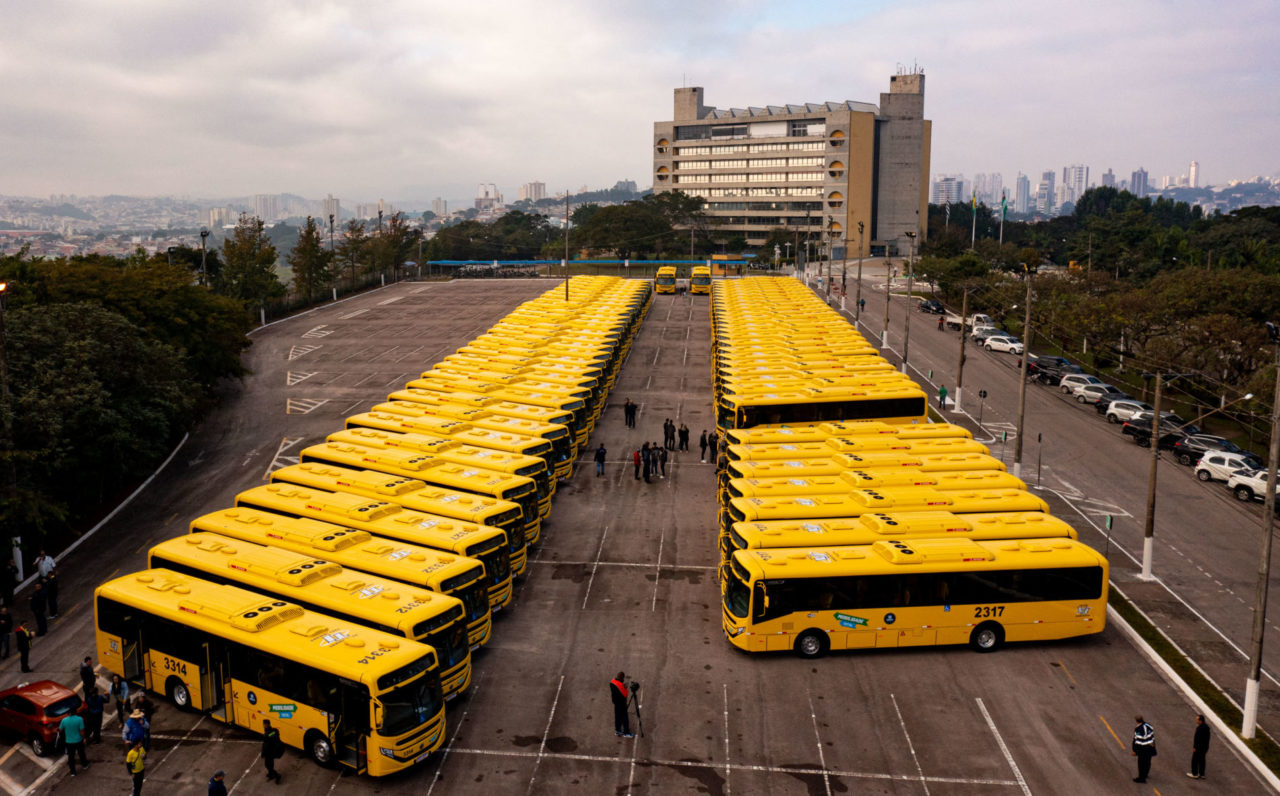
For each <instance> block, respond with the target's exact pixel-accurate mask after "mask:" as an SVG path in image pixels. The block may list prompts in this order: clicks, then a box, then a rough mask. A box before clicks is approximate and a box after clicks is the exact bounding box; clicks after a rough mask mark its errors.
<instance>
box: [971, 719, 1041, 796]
mask: <svg viewBox="0 0 1280 796" xmlns="http://www.w3.org/2000/svg"><path fill="white" fill-rule="evenodd" d="M974 701H975V702H977V703H978V710H980V711H982V718H984V719H986V720H987V726H988V727H990V728H991V734H992V735H994V736H995V737H996V743H997V744H999V745H1000V751H1001V752H1003V753H1004V759H1005V760H1006V761H1007V762H1008V763H1009V768H1011V769H1013V776H1014V778H1015V779H1017V780H1018V786H1019V787H1021V788H1022V792H1023V793H1024V794H1026V796H1031V789H1030V788H1028V787H1027V781H1026V780H1025V779H1023V778H1022V772H1021V771H1019V770H1018V764H1017V763H1015V762H1014V761H1013V755H1011V754H1009V747H1008V746H1005V743H1004V738H1002V737H1001V736H1000V731H999V730H997V729H996V723H995V722H994V721H992V720H991V714H990V713H988V712H987V706H986V705H984V704H983V703H982V697H976V698H975V699H974Z"/></svg>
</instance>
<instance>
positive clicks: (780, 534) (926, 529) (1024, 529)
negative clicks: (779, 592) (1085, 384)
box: [720, 511, 1079, 585]
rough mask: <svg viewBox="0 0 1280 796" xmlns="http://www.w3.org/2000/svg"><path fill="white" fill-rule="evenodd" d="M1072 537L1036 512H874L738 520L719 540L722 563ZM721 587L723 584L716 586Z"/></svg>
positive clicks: (1072, 531) (1065, 526)
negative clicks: (780, 552) (746, 553)
mask: <svg viewBox="0 0 1280 796" xmlns="http://www.w3.org/2000/svg"><path fill="white" fill-rule="evenodd" d="M934 537H943V538H947V539H982V540H990V539H1050V538H1059V539H1076V538H1079V537H1078V535H1077V533H1076V529H1075V528H1072V527H1071V526H1070V525H1068V524H1067V523H1065V522H1063V521H1062V520H1060V519H1058V518H1057V517H1054V516H1052V515H1049V514H1042V513H1040V512H1038V511H1003V512H995V513H990V514H955V513H953V512H950V511H898V512H893V513H890V514H881V513H877V512H873V513H870V514H863V515H862V516H860V517H834V518H830V519H796V520H769V521H765V522H738V523H734V525H733V527H731V528H730V529H729V534H728V535H727V536H724V537H722V542H723V544H722V546H721V548H720V558H721V561H728V560H729V559H730V558H731V557H732V556H733V554H734V552H735V551H737V550H756V549H759V548H780V547H805V548H808V547H813V546H814V545H818V546H821V547H844V546H846V545H868V544H872V543H874V542H879V541H881V540H888V541H892V540H894V539H929V538H934ZM721 585H723V583H722V584H721Z"/></svg>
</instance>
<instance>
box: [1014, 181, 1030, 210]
mask: <svg viewBox="0 0 1280 796" xmlns="http://www.w3.org/2000/svg"><path fill="white" fill-rule="evenodd" d="M1030 211H1031V178H1029V177H1028V176H1027V175H1025V174H1023V173H1022V172H1018V179H1017V181H1016V182H1015V183H1014V191H1013V212H1015V213H1028V212H1030Z"/></svg>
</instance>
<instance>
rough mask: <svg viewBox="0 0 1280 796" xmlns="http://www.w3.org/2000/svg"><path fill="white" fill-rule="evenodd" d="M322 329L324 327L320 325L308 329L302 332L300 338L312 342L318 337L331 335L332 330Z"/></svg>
mask: <svg viewBox="0 0 1280 796" xmlns="http://www.w3.org/2000/svg"><path fill="white" fill-rule="evenodd" d="M324 327H325V324H323V323H322V324H320V325H319V326H317V327H315V328H313V329H308V330H307V331H305V332H303V333H302V336H303V337H306V338H308V339H312V340H314V339H316V338H318V337H328V336H329V335H331V334H333V330H332V329H326V328H324Z"/></svg>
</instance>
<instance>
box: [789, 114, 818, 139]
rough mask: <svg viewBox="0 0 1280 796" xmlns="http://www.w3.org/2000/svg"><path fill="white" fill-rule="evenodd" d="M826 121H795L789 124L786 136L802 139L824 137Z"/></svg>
mask: <svg viewBox="0 0 1280 796" xmlns="http://www.w3.org/2000/svg"><path fill="white" fill-rule="evenodd" d="M826 134H827V121H826V119H821V120H819V119H796V120H795V121H793V122H791V125H790V128H789V131H788V135H790V136H791V137H792V138H804V137H808V136H811V135H826Z"/></svg>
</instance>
